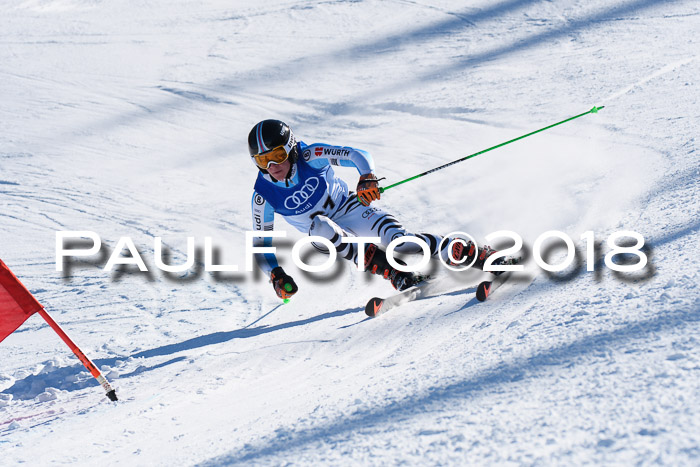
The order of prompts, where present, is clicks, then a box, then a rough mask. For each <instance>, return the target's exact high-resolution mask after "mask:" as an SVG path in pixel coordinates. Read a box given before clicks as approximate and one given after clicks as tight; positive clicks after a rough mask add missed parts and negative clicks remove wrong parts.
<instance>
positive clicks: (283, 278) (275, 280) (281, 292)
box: [270, 266, 299, 300]
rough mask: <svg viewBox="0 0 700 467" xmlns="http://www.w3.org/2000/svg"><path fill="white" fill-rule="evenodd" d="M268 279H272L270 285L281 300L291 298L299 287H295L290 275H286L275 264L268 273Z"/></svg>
mask: <svg viewBox="0 0 700 467" xmlns="http://www.w3.org/2000/svg"><path fill="white" fill-rule="evenodd" d="M270 280H272V286H273V287H274V288H275V293H276V294H277V296H278V297H279V298H281V299H282V300H288V299H290V298H292V295H294V294H295V293H297V291H298V290H299V287H297V284H296V282H294V279H292V276H289V275H287V273H286V272H284V269H282V268H281V267H280V266H277V267H276V268H275V269H273V270H272V272H271V273H270Z"/></svg>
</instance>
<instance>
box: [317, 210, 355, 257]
mask: <svg viewBox="0 0 700 467" xmlns="http://www.w3.org/2000/svg"><path fill="white" fill-rule="evenodd" d="M309 235H313V236H319V237H323V238H327V239H328V240H330V242H331V243H332V244H333V245H334V246H335V251H337V252H338V256H340V257H341V258H344V259H347V260H349V261H352V262H353V263H355V264H357V245H355V244H353V243H343V242H342V239H343V237H349V236H351V235H350V234H348V233H347V232H345V231H344V230H343V229H342V228H340V226H338V224H336V223H335V222H333V221H332V220H330V219H329V218H328V217H326V216H316V217H314V220H313V222H311V227H310V228H309ZM311 245H313V247H314V248H316V249H317V250H318V251H320V252H321V253H325V254H328V250H327V249H326V247H325V246H324V245H323V244H321V243H316V242H311Z"/></svg>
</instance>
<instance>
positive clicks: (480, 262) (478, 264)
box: [449, 241, 519, 276]
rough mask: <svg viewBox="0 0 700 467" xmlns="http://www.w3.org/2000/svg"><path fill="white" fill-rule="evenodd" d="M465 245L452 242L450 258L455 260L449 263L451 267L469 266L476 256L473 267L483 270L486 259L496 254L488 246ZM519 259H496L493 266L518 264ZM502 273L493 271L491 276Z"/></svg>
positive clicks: (470, 243) (468, 243)
mask: <svg viewBox="0 0 700 467" xmlns="http://www.w3.org/2000/svg"><path fill="white" fill-rule="evenodd" d="M466 243H467V244H466V245H464V244H463V243H462V242H454V243H452V257H453V258H454V259H455V261H454V262H452V261H449V263H450V265H451V266H458V265H460V264H469V263H471V262H472V261H473V260H474V255H476V261H474V267H475V268H478V269H481V270H483V269H484V263H485V262H486V260H487V259H488V257H489V256H491V255H492V254H494V253H496V250H494V249H493V248H491V247H490V246H488V245H484V246H483V247H481V248H478V247H476V246H475V245H474V243H472V242H470V241H467V242H466ZM465 257H466V260H465V261H463V259H464V258H465ZM518 262H519V258H508V257H503V256H502V257H500V258H498V259H496V260H495V261H494V262H493V264H494V265H495V266H500V265H511V264H518ZM501 273H502V271H495V272H493V273H492V274H494V275H496V276H498V275H500V274H501Z"/></svg>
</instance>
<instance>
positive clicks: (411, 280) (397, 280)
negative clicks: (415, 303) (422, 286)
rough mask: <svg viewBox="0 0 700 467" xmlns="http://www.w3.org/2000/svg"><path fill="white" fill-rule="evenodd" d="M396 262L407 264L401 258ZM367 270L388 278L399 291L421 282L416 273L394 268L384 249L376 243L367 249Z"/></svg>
mask: <svg viewBox="0 0 700 467" xmlns="http://www.w3.org/2000/svg"><path fill="white" fill-rule="evenodd" d="M396 262H397V263H399V264H401V265H405V264H406V263H404V262H403V261H401V260H400V259H397V260H396ZM365 270H366V271H368V272H369V273H370V274H377V275H378V276H382V277H384V279H388V280H389V281H390V282H391V285H392V286H393V287H394V288H395V289H396V290H398V291H399V292H400V291H402V290H406V289H408V288H409V287H411V286H413V285H414V284H416V283H417V282H419V278H418V276H416V275H415V274H413V273H411V272H403V271H399V270H398V269H395V268H393V267H392V266H391V264H389V261H388V260H387V259H386V253H385V252H384V250H382V249H381V248H379V247H378V246H377V245H375V244H369V245H367V249H366V250H365Z"/></svg>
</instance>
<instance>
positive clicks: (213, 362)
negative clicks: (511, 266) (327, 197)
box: [0, 0, 700, 465]
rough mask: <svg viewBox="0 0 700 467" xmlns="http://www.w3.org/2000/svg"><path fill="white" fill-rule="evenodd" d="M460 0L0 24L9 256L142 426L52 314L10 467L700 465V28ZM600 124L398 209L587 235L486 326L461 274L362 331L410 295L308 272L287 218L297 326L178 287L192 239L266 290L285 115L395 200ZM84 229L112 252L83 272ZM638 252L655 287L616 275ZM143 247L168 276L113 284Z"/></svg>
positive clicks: (479, 226)
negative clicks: (268, 128)
mask: <svg viewBox="0 0 700 467" xmlns="http://www.w3.org/2000/svg"><path fill="white" fill-rule="evenodd" d="M465 3H466V2H459V1H452V0H438V1H428V0H416V1H408V0H390V1H379V0H365V1H335V2H329V1H318V0H273V1H267V2H244V1H223V0H215V1H208V2H198V1H193V0H175V1H169V2H143V1H134V0H126V1H122V2H108V1H99V0H6V1H4V2H2V5H0V44H1V46H0V83H1V84H0V114H1V116H0V124H1V127H0V128H1V130H0V200H1V202H0V239H1V241H0V258H2V259H3V260H4V261H5V262H6V263H7V264H8V265H9V266H10V268H12V270H13V271H14V272H15V274H17V275H18V276H19V277H20V278H21V279H22V281H23V282H24V283H25V284H26V285H27V287H28V288H29V289H30V290H31V291H32V292H33V293H34V294H35V296H36V297H37V298H38V299H39V301H41V302H42V303H43V304H44V305H45V306H46V308H47V310H48V311H49V312H50V313H51V314H52V316H53V317H54V319H55V320H56V321H58V322H59V323H60V324H61V325H62V326H63V328H64V329H65V330H66V331H67V332H68V334H69V335H70V336H71V337H72V338H73V339H74V340H75V341H76V342H77V343H78V344H79V345H80V346H81V348H82V349H83V351H84V352H85V353H86V354H87V355H88V356H89V357H90V358H92V359H93V360H94V361H95V363H96V364H97V365H98V366H99V367H100V368H101V370H102V371H103V373H104V375H105V376H106V377H107V378H108V379H109V380H110V381H111V382H112V384H113V385H114V387H115V388H116V390H117V394H118V395H119V397H120V401H119V402H118V403H110V402H109V401H107V399H106V398H105V397H104V394H103V391H102V388H100V387H99V385H98V384H97V383H96V382H95V380H94V379H93V378H92V377H91V376H90V375H89V374H88V373H87V372H86V371H85V369H84V368H83V367H82V366H81V365H80V363H79V361H78V360H77V359H76V358H75V357H74V356H73V355H72V354H71V353H70V351H69V350H68V348H67V347H66V346H65V345H64V344H63V343H62V342H61V341H60V340H59V338H58V337H57V336H56V335H55V334H54V333H53V332H52V331H51V329H50V328H49V327H48V326H47V325H46V324H45V323H44V321H43V320H42V319H41V317H40V316H38V315H35V316H32V317H31V318H30V319H29V320H28V321H27V322H26V323H25V324H24V325H23V326H22V327H21V328H20V329H19V330H18V331H17V332H15V333H14V334H12V335H11V336H10V337H8V338H7V339H6V340H5V341H3V342H2V344H0V452H1V453H2V454H1V456H0V464H2V465H15V464H22V463H24V464H27V465H48V464H52V463H55V464H78V465H117V464H119V465H194V464H201V465H227V464H245V465H250V464H267V465H279V464H287V463H291V464H307V465H318V464H334V465H347V464H368V465H385V464H401V463H408V464H465V463H469V464H500V465H503V464H559V465H575V464H623V465H631V464H651V463H659V464H669V465H698V464H699V463H700V294H699V293H698V283H699V282H700V275H699V273H698V271H699V268H698V265H697V260H698V257H699V256H700V255H699V253H700V248H699V245H700V234H699V232H698V230H699V228H700V220H699V219H700V189H699V180H700V164H699V157H698V156H699V153H698V144H697V134H698V128H699V124H700V103H699V101H698V97H699V96H700V89H699V88H698V76H700V60H699V59H698V55H700V46H699V43H698V31H700V4H699V3H698V2H694V1H691V0H686V1H669V0H663V1H661V0H631V1H617V0H615V1H603V0H586V1H583V0H562V1H557V2H549V1H538V0H504V1H493V2H486V1H479V2H471V3H469V4H468V5H465ZM594 105H596V106H605V108H604V109H603V110H601V111H600V112H599V113H597V114H589V115H586V116H584V117H581V118H579V119H576V120H574V121H572V122H569V123H566V124H564V125H561V126H558V127H556V128H553V129H550V130H548V131H546V132H543V133H540V134H537V135H534V136H532V137H529V138H527V139H524V140H522V141H518V142H516V143H513V144H510V145H508V146H505V147H503V148H500V149H497V150H494V151H492V152H489V153H486V154H483V155H481V156H478V157H476V158H474V159H470V160H468V161H465V162H463V163H461V164H458V165H455V166H453V167H451V168H449V169H446V170H444V171H440V172H438V173H435V174H431V175H429V176H427V177H424V178H422V179H420V180H416V181H413V182H410V184H405V185H402V186H399V187H396V188H393V189H391V190H387V191H386V192H385V193H384V195H383V197H382V200H381V201H379V202H378V205H379V206H381V207H382V208H384V209H385V210H387V211H389V212H391V213H393V214H394V215H395V216H396V217H397V218H398V219H400V220H401V222H402V223H403V224H404V225H405V226H406V227H407V228H408V229H409V230H411V231H414V232H423V231H427V232H434V233H441V234H445V233H448V232H452V231H464V232H467V233H469V234H471V235H472V236H474V237H475V238H476V239H477V240H478V241H480V242H481V241H483V239H484V238H485V237H486V236H487V235H488V234H489V233H491V232H494V231H498V230H504V229H505V230H511V231H514V232H517V233H518V234H519V235H520V236H521V237H522V238H523V240H524V242H525V246H526V249H528V250H532V247H533V243H534V241H535V240H536V239H537V237H538V236H540V235H541V234H543V233H544V232H547V231H550V230H559V231H562V232H565V233H566V234H567V235H568V236H570V237H571V238H572V240H573V241H574V243H575V244H576V247H577V250H578V254H577V260H576V263H575V265H572V266H570V267H569V268H568V269H566V270H564V271H562V272H557V273H552V274H547V273H545V272H544V271H542V269H541V268H539V267H537V266H536V265H535V266H533V265H532V262H531V264H530V265H529V266H528V273H527V274H525V275H524V277H523V278H521V280H513V281H509V282H508V283H506V284H505V285H504V286H503V287H502V288H501V289H499V290H498V291H497V292H496V293H494V295H493V296H492V297H491V299H490V300H489V301H487V302H484V303H477V302H476V301H475V300H474V298H473V296H474V286H475V281H476V282H478V280H479V277H475V276H474V275H472V276H470V277H469V279H468V280H467V278H465V277H461V278H460V277H447V276H446V279H445V284H446V285H445V287H446V288H445V292H446V293H444V294H442V295H438V296H435V297H433V298H429V299H425V300H420V301H415V302H411V303H409V304H406V305H405V306H403V307H401V308H400V309H396V310H393V311H391V312H389V313H387V314H386V315H383V316H381V317H379V318H377V319H374V320H372V319H368V318H366V316H365V315H364V304H365V303H366V301H367V300H368V299H369V298H371V297H373V296H386V295H389V294H391V293H392V289H391V287H390V286H389V284H388V283H387V282H386V281H383V280H381V279H380V278H372V277H369V276H367V275H366V274H361V273H359V272H357V271H354V270H353V268H352V267H351V266H350V265H349V264H342V263H338V265H337V266H336V267H335V268H334V269H333V271H332V275H331V273H327V274H325V275H323V274H307V273H302V272H301V271H300V270H299V269H297V268H296V267H295V266H294V265H293V264H292V261H291V255H290V250H291V248H289V245H290V244H291V242H292V241H295V240H297V239H300V238H302V237H303V236H304V234H302V233H299V232H296V231H293V230H292V229H291V228H290V227H289V226H288V225H287V224H286V223H285V222H284V221H283V220H281V219H278V221H277V224H276V228H277V229H278V230H286V231H287V232H288V239H287V240H288V241H287V243H286V245H285V244H284V243H280V244H279V245H280V252H279V253H280V254H279V257H280V259H281V261H282V262H283V265H284V267H285V269H286V270H287V272H289V273H290V274H291V275H292V276H293V277H295V279H296V280H297V282H298V283H299V286H300V291H299V293H298V294H297V295H296V296H295V297H294V298H293V299H292V301H291V302H290V303H289V304H286V305H282V304H281V302H280V301H279V300H278V299H277V298H276V296H275V295H274V293H273V291H272V288H271V286H270V285H269V283H268V282H267V280H266V278H263V277H262V276H261V275H260V274H259V273H258V274H255V273H249V272H245V271H241V272H239V273H222V274H218V275H214V274H212V273H210V272H206V271H203V270H202V269H203V268H202V264H201V263H197V265H196V266H195V267H194V268H192V270H191V271H189V272H188V273H181V274H167V273H164V272H162V271H160V270H158V269H157V268H156V267H155V260H154V254H153V252H154V237H162V238H163V242H164V243H165V245H166V246H167V247H168V250H169V251H170V253H171V254H170V261H171V262H172V263H174V264H180V263H182V262H184V261H185V256H186V251H187V248H186V243H187V237H190V236H191V237H195V239H196V242H197V245H198V249H199V250H200V253H201V248H202V246H203V244H204V238H205V237H212V239H213V243H214V245H215V246H216V247H217V249H218V251H219V255H218V259H219V261H220V262H221V263H226V264H238V265H240V267H241V269H244V264H245V254H244V253H245V248H244V243H245V242H244V239H245V232H246V231H247V230H251V229H252V221H251V214H250V195H251V190H252V185H253V181H254V178H255V176H256V174H257V170H256V169H255V167H254V166H253V164H251V163H250V161H249V157H248V154H247V142H246V139H247V134H248V131H249V130H250V128H251V127H252V126H253V125H254V124H255V123H256V122H257V121H259V120H262V119H265V118H278V119H281V120H284V121H286V122H287V123H289V124H290V126H291V127H292V128H293V130H294V132H295V134H296V135H297V137H298V138H299V139H301V140H303V141H305V142H306V143H313V142H326V143H331V144H338V145H348V146H354V147H358V148H362V149H365V150H367V151H369V152H370V153H372V154H373V156H374V158H375V162H376V168H377V170H376V172H377V174H378V176H380V177H386V180H385V181H384V182H383V183H385V184H390V183H395V182H397V181H400V180H402V179H404V178H407V177H410V176H412V175H415V174H417V173H420V172H423V171H425V170H428V169H430V168H433V167H436V166H439V165H442V164H445V163H447V162H449V161H452V160H454V159H457V158H460V157H463V156H465V155H467V154H470V153H473V152H476V151H479V150H482V149H485V148H487V147H490V146H493V145H496V144H498V143H500V142H503V141H506V140H509V139H512V138H515V137H517V136H520V135H522V134H525V133H527V132H530V131H533V130H536V129H538V128H541V127H544V126H547V125H549V124H551V123H555V122H558V121H560V120H563V119H565V118H568V117H571V116H573V115H577V114H579V113H581V112H585V111H587V110H589V109H591V108H592V107H593V106H594ZM337 173H339V174H340V176H341V177H343V178H344V179H345V180H346V181H347V182H348V184H349V185H350V186H351V187H354V186H355V183H356V182H357V172H356V171H354V170H351V169H347V168H339V169H337ZM61 230H70V231H92V232H96V233H97V234H98V235H99V236H100V238H101V240H102V242H103V247H102V250H101V253H100V254H99V255H95V256H93V257H90V258H83V259H81V260H76V261H72V262H70V264H68V265H67V266H68V268H67V270H66V271H64V272H59V271H57V270H56V259H55V237H56V232H57V231H61ZM629 230H632V231H636V232H638V233H639V234H641V235H642V236H643V238H644V240H645V247H644V249H643V251H644V254H645V255H647V256H648V258H649V262H648V265H647V266H646V267H645V268H644V269H643V270H642V271H639V272H636V273H614V272H613V271H611V270H610V268H608V267H606V265H605V263H604V261H603V256H604V255H605V254H606V253H607V252H608V251H609V246H608V245H607V243H606V240H607V238H608V237H609V236H610V235H611V234H613V233H615V232H618V231H629ZM586 232H593V234H592V235H594V238H595V240H596V242H597V243H598V244H599V247H598V248H597V249H596V261H595V262H594V264H591V263H587V262H586V255H587V250H586V242H585V241H584V240H582V239H581V235H583V234H585V233H586ZM121 237H131V238H132V239H133V241H134V244H135V246H136V247H137V248H138V250H139V252H140V253H141V255H142V256H143V258H144V261H145V262H146V264H147V265H148V267H149V272H148V273H140V272H139V271H138V269H137V268H136V267H134V266H130V267H128V268H126V270H124V271H121V272H116V271H115V272H113V273H109V272H106V271H105V270H103V266H104V265H105V262H106V260H107V258H108V257H109V255H110V254H111V253H112V252H113V251H112V250H114V249H115V247H116V246H117V244H118V241H119V239H120V238H121ZM550 253H551V254H550V255H549V256H548V260H549V261H550V262H551V263H553V264H554V263H556V262H559V261H562V260H563V259H564V257H565V251H564V249H563V248H562V247H561V246H560V247H557V248H556V249H555V250H553V251H550ZM200 259H201V254H200ZM622 259H623V260H625V261H630V262H634V261H635V258H634V257H633V256H630V255H628V257H627V258H622ZM316 260H322V258H317V259H316ZM619 260H620V258H619V257H618V261H619ZM587 266H591V267H594V268H595V270H594V271H588V270H587ZM329 275H330V276H331V277H328V276H329ZM450 281H452V282H450ZM460 281H461V282H460ZM470 281H471V282H470ZM449 284H451V285H450V286H449V287H448V285H449Z"/></svg>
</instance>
